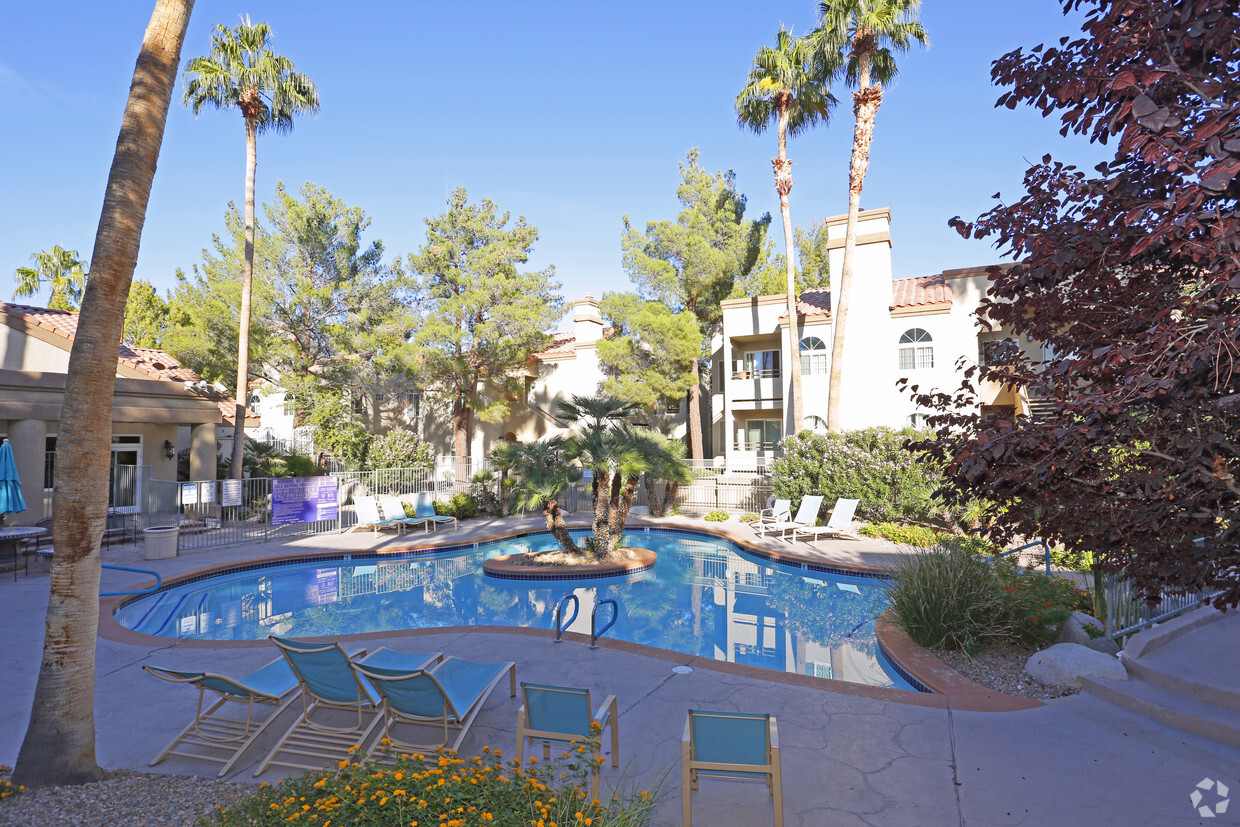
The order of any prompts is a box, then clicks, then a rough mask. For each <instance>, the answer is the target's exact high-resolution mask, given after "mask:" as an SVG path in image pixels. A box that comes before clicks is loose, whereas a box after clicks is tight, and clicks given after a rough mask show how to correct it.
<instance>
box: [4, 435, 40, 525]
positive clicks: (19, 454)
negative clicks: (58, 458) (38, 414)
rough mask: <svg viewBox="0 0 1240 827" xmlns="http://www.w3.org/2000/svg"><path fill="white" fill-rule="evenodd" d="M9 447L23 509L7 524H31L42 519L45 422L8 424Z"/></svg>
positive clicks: (10, 516) (11, 515)
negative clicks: (17, 478)
mask: <svg viewBox="0 0 1240 827" xmlns="http://www.w3.org/2000/svg"><path fill="white" fill-rule="evenodd" d="M9 444H10V446H11V447H12V448H13V459H14V460H16V461H17V475H18V476H19V477H21V481H22V497H23V498H24V499H25V500H26V510H25V511H23V512H21V513H20V514H10V515H9V516H8V521H9V524H10V525H33V524H34V523H37V522H38V521H39V520H42V519H43V518H44V517H47V516H50V515H48V514H44V513H43V462H44V458H45V456H46V453H47V423H46V422H44V421H43V420H41V419H16V420H13V421H11V422H10V423H9Z"/></svg>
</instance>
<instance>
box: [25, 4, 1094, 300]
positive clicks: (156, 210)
mask: <svg viewBox="0 0 1240 827" xmlns="http://www.w3.org/2000/svg"><path fill="white" fill-rule="evenodd" d="M151 5H152V4H151V3H149V2H147V3H144V2H124V3H108V4H100V3H97V2H57V3H21V4H17V5H15V6H13V7H12V8H10V9H9V10H8V12H7V13H6V21H5V33H4V34H5V37H4V41H5V45H4V47H3V49H2V50H0V111H3V112H4V114H5V118H4V120H5V121H6V123H7V124H8V125H9V126H8V128H6V129H5V130H4V132H3V137H0V141H2V142H3V143H2V144H0V146H3V150H4V158H5V162H4V164H3V170H2V171H0V176H2V178H0V180H2V181H3V193H4V196H5V197H4V198H3V199H0V267H2V268H3V270H4V273H3V274H0V297H3V298H5V299H7V298H8V297H9V296H10V295H11V284H12V282H11V281H10V279H11V278H12V275H11V274H12V272H13V270H14V269H15V268H17V267H22V266H26V265H27V264H28V263H29V258H30V255H31V253H33V252H35V251H37V250H43V249H46V248H47V247H49V246H51V245H52V244H61V245H63V246H65V247H69V248H71V249H74V248H75V249H77V250H79V251H80V252H81V253H82V256H83V257H85V258H88V257H89V254H90V250H91V247H92V245H93V242H94V231H95V225H96V223H97V221H98V215H99V208H100V205H101V204H102V199H103V188H104V183H105V181H106V179H107V173H108V167H109V164H110V163H111V159H112V152H113V149H114V147H115V143H116V136H117V131H118V129H119V125H120V117H121V113H122V111H123V108H124V104H125V98H126V95H127V93H128V88H129V82H130V79H131V77H132V73H133V66H134V61H135V59H136V57H137V51H138V47H139V45H140V43H141V36H142V33H143V29H144V28H145V25H146V22H147V19H148V17H149V14H150V8H151ZM242 13H248V14H249V15H250V16H251V18H252V19H254V20H264V21H266V22H268V23H269V24H270V25H271V27H272V29H273V31H274V33H275V40H274V46H275V48H276V49H277V50H278V51H280V52H281V53H283V54H284V55H286V56H288V57H289V58H291V59H292V60H293V61H294V62H295V63H296V65H297V69H298V70H299V71H304V72H306V73H307V74H309V75H310V76H311V78H313V79H314V81H315V83H316V84H317V86H318V88H319V94H320V99H321V102H322V113H321V114H320V116H319V117H318V118H317V119H310V118H304V119H302V120H300V121H299V122H298V123H297V124H296V127H295V129H294V131H293V133H292V134H291V135H286V136H280V135H267V136H261V137H260V138H259V145H258V161H259V166H258V200H259V201H260V203H261V202H264V201H270V200H271V197H272V193H273V191H274V188H275V184H276V182H277V181H278V180H282V181H284V182H285V184H286V185H287V186H288V187H289V188H290V189H291V190H296V189H297V188H299V187H300V185H301V184H302V183H303V182H305V181H312V182H314V183H316V184H319V185H322V186H324V187H326V188H327V189H329V190H330V191H331V192H332V193H334V194H335V195H337V196H339V197H340V198H342V199H344V200H345V201H347V202H348V203H350V204H353V205H356V206H359V207H361V208H362V209H364V210H365V211H366V212H367V213H368V214H369V215H370V216H371V218H372V219H373V223H372V225H371V231H370V235H369V238H375V237H377V238H381V239H382V240H383V242H384V245H385V248H386V254H387V256H388V258H389V259H390V258H393V257H395V256H398V255H399V256H403V255H405V254H407V253H409V252H412V251H414V250H416V249H417V248H418V247H419V246H420V244H421V243H422V241H423V239H424V228H425V225H424V223H423V222H424V219H425V218H427V217H429V216H433V215H436V214H439V213H441V212H442V211H443V210H444V203H445V200H446V198H447V196H448V194H449V192H450V191H451V190H452V188H453V187H456V186H464V187H467V188H468V190H469V192H470V195H471V197H472V198H479V197H482V196H486V197H489V198H491V199H493V200H494V201H495V202H496V203H497V204H499V206H500V207H501V208H503V209H506V210H510V211H511V212H512V213H513V214H514V215H517V214H520V215H524V216H526V217H527V218H528V219H529V220H530V221H531V222H532V223H533V224H535V225H536V226H538V227H539V229H540V231H541V238H540V240H539V242H538V245H537V247H536V248H535V251H534V257H533V260H532V262H531V264H532V266H535V267H543V266H546V265H547V264H554V265H555V266H556V270H557V277H558V278H559V279H560V280H561V281H562V282H563V292H564V295H565V297H566V298H575V297H577V296H580V295H581V294H583V293H585V292H593V293H594V294H595V295H596V296H597V295H600V294H601V293H603V292H604V291H606V290H623V289H628V288H629V286H630V282H629V280H628V278H627V276H626V275H625V274H624V272H623V270H622V269H621V266H620V235H621V217H622V216H623V215H625V214H627V215H629V216H630V217H631V218H632V219H633V221H634V222H635V223H637V224H639V225H641V224H644V223H645V222H646V221H647V220H653V219H662V218H672V217H674V216H675V214H676V212H677V210H678V204H677V202H676V199H675V188H676V184H677V182H678V172H677V164H678V163H679V162H680V161H682V160H683V159H684V156H685V153H686V151H687V150H688V149H689V148H690V147H695V146H696V147H699V148H700V150H701V162H702V164H703V166H706V167H708V168H710V169H732V170H735V172H736V176H737V185H738V188H739V189H740V191H741V192H743V193H745V194H746V195H747V196H748V199H749V210H750V214H751V215H753V216H757V215H761V214H762V213H764V212H771V213H772V214H773V215H775V216H776V224H777V223H778V209H779V203H778V198H777V196H776V195H775V192H774V189H773V187H772V180H771V172H770V157H771V155H773V154H774V151H775V136H774V134H773V133H772V132H767V133H764V134H763V135H760V136H756V135H753V134H752V133H749V132H742V131H741V130H739V129H738V128H737V126H736V121H735V116H734V114H733V108H732V105H733V101H734V99H735V96H736V93H737V92H738V91H739V90H740V88H741V87H742V85H743V84H744V81H745V78H746V74H747V72H748V69H749V64H750V61H751V60H752V58H753V56H754V54H755V53H756V52H757V50H758V49H759V48H760V47H761V46H764V45H770V44H772V43H773V42H774V36H775V33H776V31H777V30H778V28H779V25H780V24H781V23H782V24H784V25H787V26H791V27H793V29H794V32H796V33H803V32H805V31H808V30H809V29H810V28H812V27H813V25H814V22H815V17H816V4H815V3H813V2H809V0H795V2H793V1H792V0H764V2H755V0H712V1H711V2H699V1H698V0H671V1H670V2H669V0H629V2H625V3H602V2H598V1H597V0H563V1H562V2H551V1H550V0H527V2H523V3H513V2H511V0H509V2H502V3H501V2H481V1H479V2H475V1H474V0H460V2H455V3H452V2H361V3H356V4H341V3H335V2H333V3H328V2H317V0H303V2H296V3H294V2H275V1H274V0H268V1H267V2H255V3H250V4H249V5H244V6H243V5H234V4H225V3H219V2H211V0H198V2H197V4H196V6H195V8H194V13H193V18H192V19H191V21H190V28H189V33H188V35H187V37H186V44H185V49H184V51H183V53H182V62H183V64H184V62H185V61H187V60H188V59H189V58H192V57H194V56H196V55H199V54H205V53H206V52H207V50H208V48H209V36H210V30H211V28H212V27H213V26H214V25H215V24H216V23H223V24H225V25H228V26H232V25H234V24H235V23H236V22H237V21H238V15H239V14H242ZM922 21H923V23H924V25H925V26H926V28H927V30H928V31H929V33H930V39H931V48H930V49H929V50H928V51H926V52H921V51H915V52H913V53H911V54H909V55H907V56H905V57H904V58H903V60H902V61H901V75H900V77H899V79H898V80H897V82H896V83H895V85H894V86H892V87H891V88H890V89H888V91H887V93H886V95H885V97H884V102H883V105H882V108H881V110H880V111H879V114H878V124H877V131H876V137H875V142H874V148H873V155H872V160H871V167H870V173H869V177H868V178H867V180H866V186H865V191H864V194H863V197H862V206H863V208H867V209H872V208H876V207H890V208H891V211H892V236H893V241H894V248H893V250H892V260H893V268H894V275H895V276H896V277H897V278H899V277H905V276H915V275H921V274H926V273H932V272H938V271H940V270H943V269H946V268H951V267H967V266H972V265H978V264H987V263H990V262H993V261H996V260H998V254H997V253H996V251H995V250H993V249H992V248H991V247H990V246H989V243H988V242H985V241H966V240H964V239H961V238H960V237H959V236H958V235H957V234H956V233H955V232H954V231H953V230H951V229H950V228H949V227H948V226H947V221H948V220H949V219H950V218H951V217H952V216H954V215H961V216H964V217H965V218H972V217H975V216H977V215H978V214H980V213H981V212H984V211H986V210H988V209H989V208H990V207H991V206H992V205H993V203H994V202H993V201H992V199H991V196H992V195H993V194H994V193H995V192H1002V193H1003V195H1004V197H1005V199H1006V200H1015V199H1016V198H1018V197H1019V196H1020V194H1021V186H1020V182H1021V178H1022V175H1023V173H1024V170H1025V169H1026V167H1027V166H1028V162H1029V161H1033V160H1036V159H1037V158H1039V157H1041V156H1042V155H1043V154H1044V153H1046V152H1051V153H1053V154H1054V155H1056V157H1058V158H1060V159H1062V160H1066V161H1071V162H1076V163H1079V164H1083V165H1087V166H1092V165H1093V164H1094V163H1096V162H1097V161H1098V160H1100V159H1101V158H1102V157H1104V150H1103V149H1101V148H1098V147H1092V146H1089V145H1088V144H1086V143H1084V142H1083V141H1081V140H1080V139H1072V138H1069V139H1064V138H1061V137H1060V136H1059V135H1058V133H1057V128H1056V127H1057V121H1055V120H1050V121H1048V120H1044V119H1043V118H1041V117H1040V116H1039V115H1038V114H1037V113H1036V112H1034V111H1032V110H1028V109H1024V108H1022V109H1018V110H1016V111H1011V110H1007V109H998V110H997V109H995V108H994V101H995V99H996V98H997V97H998V96H999V94H1000V92H999V90H997V89H996V88H994V87H992V86H991V85H990V64H991V62H992V61H993V60H994V59H995V58H997V57H999V56H1000V55H1002V54H1004V53H1006V52H1008V51H1010V50H1011V49H1014V48H1017V47H1019V46H1025V47H1029V46H1033V45H1035V44H1037V43H1041V42H1049V41H1052V40H1057V39H1058V38H1059V37H1060V36H1062V35H1076V34H1078V33H1079V25H1076V24H1074V23H1073V22H1071V21H1070V20H1069V19H1066V18H1065V17H1064V16H1063V15H1062V13H1061V9H1060V5H1059V3H1058V2H1055V0H1019V2H1003V3H995V2H993V0H952V2H928V3H926V5H925V7H924V9H923V12H922ZM182 92H183V89H182V88H181V86H180V84H179V83H178V88H177V92H176V97H175V99H174V104H173V109H172V111H171V113H170V115H169V119H168V129H167V133H166V135H165V137H164V145H163V151H162V154H161V156H160V162H159V170H158V172H157V174H156V177H155V185H154V190H153V193H152V197H151V204H150V209H149V211H148V214H147V220H146V227H145V230H144V233H143V237H142V247H141V253H140V256H139V259H138V267H137V271H136V273H135V278H145V279H148V280H150V281H151V282H153V283H154V284H155V285H156V286H157V287H159V288H161V290H163V289H166V288H169V287H171V286H172V284H173V283H174V278H173V273H174V271H175V269H176V268H178V267H181V268H184V269H186V270H188V269H189V268H190V267H191V266H192V265H193V264H195V263H197V262H199V261H200V260H201V251H202V249H203V248H204V247H207V246H208V245H209V244H210V242H211V235H212V233H216V232H220V231H221V230H222V228H223V216H224V210H225V208H226V205H227V203H228V201H229V200H233V201H236V202H237V203H238V204H239V203H240V202H241V200H242V196H243V187H244V166H245V140H244V131H243V128H242V122H241V118H240V115H239V114H237V113H236V112H216V111H208V112H204V113H203V114H202V115H201V116H200V117H199V118H197V119H195V118H194V117H193V116H192V115H191V114H190V113H189V111H188V110H186V109H184V108H183V107H182V106H181V105H180V99H181V95H182ZM837 97H841V98H842V100H844V103H843V104H842V105H841V106H840V107H838V108H837V110H836V112H835V115H834V119H833V121H832V123H831V124H830V125H829V126H827V127H825V128H824V127H819V128H817V129H815V130H813V131H811V132H809V133H806V134H805V135H803V136H800V137H798V138H796V139H794V140H793V141H791V143H790V145H789V155H790V157H791V158H792V159H793V161H794V163H795V166H794V170H793V172H794V179H795V182H796V184H795V187H794V189H793V190H792V194H791V205H792V218H793V222H794V223H795V224H797V225H798V226H808V225H809V224H810V222H811V221H812V220H814V219H817V218H823V217H826V216H830V215H837V214H841V213H844V212H845V211H846V210H847V176H848V153H849V147H850V146H851V141H852V112H851V105H850V98H849V97H847V93H844V92H843V91H842V90H837ZM42 298H46V297H42Z"/></svg>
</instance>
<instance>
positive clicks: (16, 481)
mask: <svg viewBox="0 0 1240 827" xmlns="http://www.w3.org/2000/svg"><path fill="white" fill-rule="evenodd" d="M25 510H26V500H25V499H24V498H23V497H22V481H21V478H20V477H18V476H17V462H16V460H14V459H13V446H11V445H9V441H8V440H7V439H6V440H4V442H2V443H0V514H16V513H17V512H19V511H25Z"/></svg>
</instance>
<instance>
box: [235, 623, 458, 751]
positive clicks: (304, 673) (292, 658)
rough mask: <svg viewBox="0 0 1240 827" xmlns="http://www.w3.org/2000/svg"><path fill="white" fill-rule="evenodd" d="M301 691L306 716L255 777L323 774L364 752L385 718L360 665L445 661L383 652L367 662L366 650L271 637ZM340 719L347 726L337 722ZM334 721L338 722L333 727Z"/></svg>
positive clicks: (399, 666) (408, 666) (416, 665)
mask: <svg viewBox="0 0 1240 827" xmlns="http://www.w3.org/2000/svg"><path fill="white" fill-rule="evenodd" d="M268 640H270V641H271V642H272V643H274V644H275V645H276V646H278V647H279V648H280V653H281V654H283V655H284V658H285V660H286V661H288V665H289V667H290V668H291V669H292V671H293V674H294V675H295V676H296V677H297V681H298V683H299V684H300V685H301V699H302V712H301V715H300V717H298V719H297V720H296V722H294V724H293V726H292V727H291V728H290V729H289V730H288V731H287V732H286V733H285V734H284V737H283V738H281V739H280V741H279V743H277V744H276V745H275V746H274V747H273V748H272V750H271V752H269V753H268V754H267V757H266V759H265V760H264V761H263V762H262V764H260V765H259V767H258V769H257V770H255V772H254V774H255V775H261V774H262V773H264V772H266V770H267V768H268V767H270V766H278V767H291V768H293V769H298V770H307V769H309V770H317V769H322V768H323V767H324V766H325V765H327V764H329V763H335V762H337V761H340V760H342V759H346V758H348V756H349V754H350V749H351V748H352V747H355V746H360V747H363V748H364V747H365V746H366V742H367V741H368V740H369V739H370V737H371V735H372V734H373V733H374V731H375V728H376V727H377V726H378V724H379V722H380V720H381V719H382V716H381V715H380V714H379V709H380V706H379V698H378V697H377V696H376V695H375V692H374V690H373V688H372V687H371V686H370V685H369V684H368V683H367V682H366V681H365V680H363V679H362V677H361V676H360V675H358V673H357V672H355V671H354V670H353V667H354V666H355V665H356V663H357V661H355V660H354V658H362V659H363V660H362V662H364V663H369V664H372V665H374V666H377V667H383V668H388V669H396V670H404V671H413V670H415V669H423V668H425V667H427V666H430V665H431V664H433V663H435V662H436V661H439V660H441V659H442V658H443V655H442V654H438V653H435V654H428V655H406V654H402V653H400V652H393V651H392V650H390V649H380V650H379V651H377V652H374V653H373V654H371V655H369V656H367V654H366V652H365V650H363V651H360V652H355V653H354V654H353V655H351V656H350V655H348V654H346V653H345V651H344V649H343V648H342V647H341V646H340V644H339V643H309V642H306V641H301V640H290V639H289V638H280V637H276V636H275V635H272V636H270V637H269V638H268ZM341 715H344V716H345V720H344V721H343V722H342V721H337V720H334V719H335V718H339V717H340V716H341ZM329 718H332V719H333V720H332V721H331V722H329V721H328V719H329Z"/></svg>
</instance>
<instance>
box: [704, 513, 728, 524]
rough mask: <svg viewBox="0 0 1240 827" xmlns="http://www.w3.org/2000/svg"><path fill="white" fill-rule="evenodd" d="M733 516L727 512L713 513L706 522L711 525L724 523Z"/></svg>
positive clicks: (707, 516) (707, 517) (708, 515)
mask: <svg viewBox="0 0 1240 827" xmlns="http://www.w3.org/2000/svg"><path fill="white" fill-rule="evenodd" d="M730 516H732V515H731V514H729V513H728V512H726V511H712V512H710V513H709V514H707V515H706V521H707V522H711V523H724V522H727V520H728V518H729V517H730Z"/></svg>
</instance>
